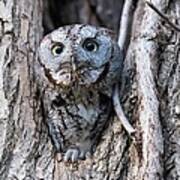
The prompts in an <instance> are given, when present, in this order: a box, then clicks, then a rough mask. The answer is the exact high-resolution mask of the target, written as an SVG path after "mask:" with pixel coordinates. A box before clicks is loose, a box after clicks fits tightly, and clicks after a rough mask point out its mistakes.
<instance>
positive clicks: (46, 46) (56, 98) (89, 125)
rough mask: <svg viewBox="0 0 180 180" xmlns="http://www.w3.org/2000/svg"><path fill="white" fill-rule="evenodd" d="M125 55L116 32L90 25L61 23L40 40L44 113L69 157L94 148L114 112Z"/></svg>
mask: <svg viewBox="0 0 180 180" xmlns="http://www.w3.org/2000/svg"><path fill="white" fill-rule="evenodd" d="M122 57H123V56H122V52H121V50H120V48H119V46H118V44H117V43H116V41H115V38H114V34H113V32H112V31H110V30H108V29H106V28H100V27H94V26H91V25H84V24H83V25H81V24H76V25H68V26H64V27H60V28H58V29H57V30H54V31H53V32H51V33H50V34H48V35H46V36H45V37H44V39H43V40H42V41H41V43H40V47H39V65H40V69H41V70H39V76H38V81H39V82H40V83H39V84H41V85H40V87H39V89H40V91H41V97H42V103H43V109H44V117H45V122H46V124H47V126H48V131H49V136H50V137H51V140H52V144H53V146H54V149H55V151H56V152H58V153H61V154H62V157H63V160H64V161H65V162H68V161H69V162H76V161H78V160H85V159H86V158H87V157H89V156H91V155H92V154H93V153H94V151H95V149H96V146H97V145H98V142H99V139H100V137H101V135H102V132H103V130H104V128H105V127H106V125H107V123H108V119H109V117H110V115H111V112H112V106H113V105H112V104H113V103H112V95H113V90H114V87H115V85H116V84H117V83H118V82H119V79H120V75H121V69H122V62H123V58H122Z"/></svg>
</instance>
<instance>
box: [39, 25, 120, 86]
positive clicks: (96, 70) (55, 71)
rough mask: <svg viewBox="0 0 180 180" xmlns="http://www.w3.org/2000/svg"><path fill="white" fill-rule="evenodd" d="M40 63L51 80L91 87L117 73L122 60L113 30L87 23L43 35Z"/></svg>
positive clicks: (61, 83) (68, 84)
mask: <svg viewBox="0 0 180 180" xmlns="http://www.w3.org/2000/svg"><path fill="white" fill-rule="evenodd" d="M39 56H40V59H39V60H40V64H41V65H42V66H43V68H44V71H45V75H46V77H47V78H48V79H49V81H50V82H51V83H54V84H55V85H59V86H62V87H64V86H73V84H78V85H80V86H87V87H89V86H91V85H92V84H95V83H98V82H99V81H101V80H103V79H106V78H112V80H113V78H115V77H116V76H118V75H119V71H120V69H119V68H121V67H120V66H121V64H122V60H121V59H120V51H119V48H118V45H117V44H116V42H115V41H114V40H113V38H112V32H110V31H109V30H107V29H104V28H96V27H93V26H90V25H71V26H65V27H60V28H59V29H57V30H55V31H53V32H52V33H50V34H48V35H47V36H45V38H44V39H43V40H42V42H41V44H40V49H39Z"/></svg>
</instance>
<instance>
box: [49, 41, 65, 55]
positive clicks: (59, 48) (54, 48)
mask: <svg viewBox="0 0 180 180" xmlns="http://www.w3.org/2000/svg"><path fill="white" fill-rule="evenodd" d="M63 49H64V45H63V44H61V43H57V44H54V45H53V46H52V48H51V52H52V54H53V56H57V55H60V54H61V53H62V52H63Z"/></svg>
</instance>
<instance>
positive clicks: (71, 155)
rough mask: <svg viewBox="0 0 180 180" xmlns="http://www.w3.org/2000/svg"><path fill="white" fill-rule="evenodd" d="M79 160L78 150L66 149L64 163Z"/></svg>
mask: <svg viewBox="0 0 180 180" xmlns="http://www.w3.org/2000/svg"><path fill="white" fill-rule="evenodd" d="M78 159H79V150H78V149H68V150H67V152H66V153H65V155H64V161H65V162H68V161H71V162H76V161H77V160H78Z"/></svg>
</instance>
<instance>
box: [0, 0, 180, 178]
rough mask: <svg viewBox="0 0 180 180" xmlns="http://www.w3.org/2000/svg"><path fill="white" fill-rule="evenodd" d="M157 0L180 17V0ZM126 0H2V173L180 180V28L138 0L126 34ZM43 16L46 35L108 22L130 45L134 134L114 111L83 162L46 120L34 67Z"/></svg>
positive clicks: (126, 73) (127, 99) (125, 77)
mask: <svg viewBox="0 0 180 180" xmlns="http://www.w3.org/2000/svg"><path fill="white" fill-rule="evenodd" d="M129 2H130V1H129ZM151 2H152V3H153V4H154V5H155V7H157V8H158V9H159V11H161V12H162V13H165V14H166V15H168V17H169V19H170V20H171V21H172V22H173V23H175V24H177V25H179V24H180V1H179V0H173V1H167V0H152V1H151ZM126 3H127V1H120V2H119V1H118V0H113V1H109V0H104V1H102V0H77V1H73V0H68V1H65V0H61V1H55V0H52V1H51V0H49V1H48V0H44V1H41V0H19V1H16V0H14V1H12V0H4V1H2V0H0V179H2V180H15V179H16V180H31V179H32V180H68V179H69V180H76V179H77V180H79V179H87V180H88V179H94V180H95V179H98V180H104V179H109V180H115V179H120V180H177V179H180V129H179V120H180V103H179V102H180V91H179V87H180V53H179V47H180V32H178V31H177V30H175V29H174V28H173V27H172V26H171V25H169V24H168V23H167V21H165V20H164V19H162V18H161V17H160V16H159V15H158V14H157V13H156V12H155V11H154V10H152V8H150V7H149V6H148V5H147V4H146V3H145V1H132V4H131V9H130V11H129V13H130V14H129V13H128V15H129V16H130V18H129V19H128V22H127V23H128V26H127V28H128V29H127V31H128V32H127V34H126V31H124V27H125V25H126V24H124V23H122V19H123V18H122V17H123V16H124V15H125V16H126V13H124V12H123V11H122V10H123V7H125V4H126ZM43 9H44V13H43ZM70 11H71V13H70ZM42 16H43V20H42ZM120 19H121V21H120ZM42 21H43V24H44V34H46V33H48V32H49V31H51V30H53V29H54V28H56V27H58V26H61V25H64V24H70V23H91V24H95V25H101V26H105V27H108V28H111V29H113V30H114V31H115V32H116V33H117V34H118V33H119V36H120V37H119V44H120V46H122V44H123V46H125V48H123V49H124V51H125V54H126V56H125V60H124V69H123V73H122V78H121V88H120V94H121V98H120V99H121V102H122V104H123V109H124V111H125V114H126V116H127V117H128V119H129V120H130V121H131V123H132V124H133V126H134V127H135V129H136V132H135V134H134V135H133V136H128V135H127V133H126V132H125V130H124V128H123V127H122V125H121V123H120V120H119V119H118V118H117V117H116V116H115V115H114V116H112V117H111V118H110V119H109V125H108V127H107V128H106V129H105V130H104V132H103V135H102V137H101V140H100V142H99V145H98V147H97V149H96V152H95V154H94V155H93V157H92V158H90V159H87V160H86V161H80V162H79V163H77V164H70V163H69V164H68V163H66V164H65V163H64V162H62V161H59V158H58V155H57V154H55V153H54V149H53V146H52V143H51V140H50V138H49V136H48V131H47V127H46V125H45V123H44V118H43V110H42V108H41V102H40V99H39V94H38V91H37V88H36V77H35V74H34V64H35V63H36V60H37V58H38V57H37V48H38V45H39V41H40V39H41V38H42V35H43V32H42ZM131 24H132V26H131ZM119 28H120V29H119ZM124 32H125V33H124ZM122 34H123V35H122ZM125 34H126V36H125ZM121 36H123V37H126V38H125V40H122V39H123V37H122V38H121ZM117 38H118V37H117ZM120 42H123V43H122V44H121V43H120Z"/></svg>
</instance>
